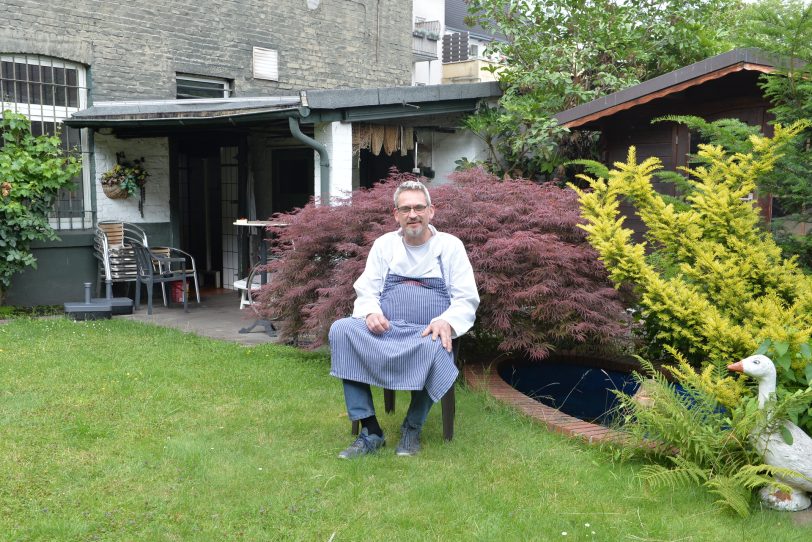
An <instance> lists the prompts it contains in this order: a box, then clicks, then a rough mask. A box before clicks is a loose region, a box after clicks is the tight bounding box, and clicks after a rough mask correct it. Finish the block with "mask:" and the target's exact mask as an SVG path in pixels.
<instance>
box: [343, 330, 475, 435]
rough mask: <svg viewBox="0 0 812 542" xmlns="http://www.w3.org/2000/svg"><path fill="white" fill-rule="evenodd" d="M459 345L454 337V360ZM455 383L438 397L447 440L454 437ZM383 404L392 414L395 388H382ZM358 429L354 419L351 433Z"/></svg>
mask: <svg viewBox="0 0 812 542" xmlns="http://www.w3.org/2000/svg"><path fill="white" fill-rule="evenodd" d="M459 347H460V341H459V339H454V341H453V346H452V349H453V351H454V360H455V361H456V360H457V355H458V354H459V351H460V348H459ZM456 385H457V383H456V382H455V383H454V384H452V385H451V387H450V388H448V391H447V392H445V395H443V398H442V399H440V406H441V407H442V409H443V438H444V439H445V440H447V441H451V440H452V439H453V438H454V418H455V417H456V414H457V399H456V395H455V394H454V386H456ZM383 406H384V410H385V411H386V413H387V414H392V413H393V412H394V411H395V390H388V389H386V388H384V390H383ZM359 430H360V423H359V421H358V420H354V421H353V422H352V434H353V435H357V434H358V431H359Z"/></svg>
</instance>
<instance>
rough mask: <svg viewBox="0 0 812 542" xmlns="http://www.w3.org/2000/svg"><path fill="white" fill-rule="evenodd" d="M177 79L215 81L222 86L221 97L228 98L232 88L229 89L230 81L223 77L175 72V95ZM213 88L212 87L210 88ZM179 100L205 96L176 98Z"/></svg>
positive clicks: (200, 81) (201, 81)
mask: <svg viewBox="0 0 812 542" xmlns="http://www.w3.org/2000/svg"><path fill="white" fill-rule="evenodd" d="M178 80H183V81H191V82H196V83H215V84H217V85H222V87H223V95H222V96H220V97H221V98H230V97H231V93H232V89H231V81H230V80H228V79H225V78H223V77H209V76H206V75H191V74H188V73H176V74H175V95H176V96H177V94H178ZM212 90H214V89H212ZM178 99H181V100H194V99H198V100H199V99H205V98H197V97H196V98H178Z"/></svg>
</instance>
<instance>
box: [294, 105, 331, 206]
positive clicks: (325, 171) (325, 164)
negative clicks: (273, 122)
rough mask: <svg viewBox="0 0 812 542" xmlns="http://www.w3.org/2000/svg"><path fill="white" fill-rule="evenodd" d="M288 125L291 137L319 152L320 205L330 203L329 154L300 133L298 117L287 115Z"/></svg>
mask: <svg viewBox="0 0 812 542" xmlns="http://www.w3.org/2000/svg"><path fill="white" fill-rule="evenodd" d="M288 126H290V133H291V134H292V135H293V137H294V138H295V139H297V140H299V141H301V142H302V143H304V144H305V145H307V146H308V147H310V148H312V149H314V150H315V151H316V152H317V153H319V166H320V168H321V169H320V175H319V177H320V178H321V199H320V200H319V203H320V204H321V205H330V155H329V154H328V153H327V147H325V146H324V145H322V144H321V143H319V142H318V141H316V140H315V139H313V138H312V137H309V136H306V135H305V134H303V133H302V129H301V128H300V127H299V119H298V118H297V117H295V116H290V117H288Z"/></svg>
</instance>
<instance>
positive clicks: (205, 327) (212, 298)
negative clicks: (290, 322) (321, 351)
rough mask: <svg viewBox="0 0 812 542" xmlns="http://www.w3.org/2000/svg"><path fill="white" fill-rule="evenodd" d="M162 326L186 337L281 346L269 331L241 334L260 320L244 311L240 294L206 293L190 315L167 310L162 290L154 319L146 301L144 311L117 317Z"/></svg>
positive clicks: (173, 308) (171, 307)
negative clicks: (197, 336) (192, 334)
mask: <svg viewBox="0 0 812 542" xmlns="http://www.w3.org/2000/svg"><path fill="white" fill-rule="evenodd" d="M116 318H128V319H131V320H137V321H139V322H147V323H151V324H155V325H158V326H164V327H172V328H175V329H178V330H180V331H183V332H186V333H195V334H197V335H202V336H204V337H211V338H213V339H220V340H223V341H230V342H235V343H238V344H241V345H243V346H255V345H258V344H265V343H269V342H277V338H276V337H271V336H269V335H267V334H266V333H265V328H264V327H262V326H261V325H259V326H256V327H255V328H254V329H253V330H252V331H251V332H250V333H240V329H243V328H247V327H250V326H251V325H252V324H253V323H254V321H255V320H256V314H255V313H254V311H253V310H251V308H250V307H249V308H245V309H243V310H240V298H239V295H238V294H237V293H236V292H232V291H228V290H215V291H202V292H201V293H200V304H198V303H196V302H194V301H193V300H190V301H189V312H188V313H186V312H183V305H181V304H179V303H170V304H169V306H168V307H164V306H163V302H162V301H161V295H160V290H158V291H156V296H155V299H154V302H153V307H152V315H147V306H146V299H145V300H144V301H142V303H141V306H140V308H139V309H138V310H137V311H134V312H133V314H131V315H122V316H116Z"/></svg>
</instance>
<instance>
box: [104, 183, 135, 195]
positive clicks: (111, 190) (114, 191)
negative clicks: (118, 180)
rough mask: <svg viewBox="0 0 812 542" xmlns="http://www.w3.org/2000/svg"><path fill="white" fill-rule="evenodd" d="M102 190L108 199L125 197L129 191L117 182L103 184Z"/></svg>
mask: <svg viewBox="0 0 812 542" xmlns="http://www.w3.org/2000/svg"><path fill="white" fill-rule="evenodd" d="M102 191H103V192H104V195H105V196H107V197H108V198H110V199H125V198H129V197H130V193H129V192H127V191H126V190H124V189H123V188H121V186H120V185H117V184H103V185H102Z"/></svg>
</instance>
